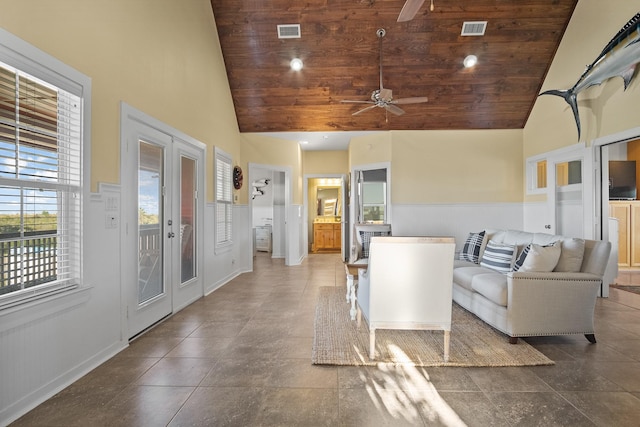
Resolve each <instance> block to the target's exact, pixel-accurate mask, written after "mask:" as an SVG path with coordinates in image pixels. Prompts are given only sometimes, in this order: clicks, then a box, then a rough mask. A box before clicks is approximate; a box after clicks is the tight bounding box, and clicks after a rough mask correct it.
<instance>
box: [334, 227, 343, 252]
mask: <svg viewBox="0 0 640 427" xmlns="http://www.w3.org/2000/svg"><path fill="white" fill-rule="evenodd" d="M341 228H342V226H341V225H340V224H333V249H340V244H341V243H342V231H341Z"/></svg>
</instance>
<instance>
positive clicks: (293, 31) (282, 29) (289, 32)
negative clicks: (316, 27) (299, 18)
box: [278, 24, 300, 39]
mask: <svg viewBox="0 0 640 427" xmlns="http://www.w3.org/2000/svg"><path fill="white" fill-rule="evenodd" d="M278 38H279V39H299V38H300V24H287V25H278Z"/></svg>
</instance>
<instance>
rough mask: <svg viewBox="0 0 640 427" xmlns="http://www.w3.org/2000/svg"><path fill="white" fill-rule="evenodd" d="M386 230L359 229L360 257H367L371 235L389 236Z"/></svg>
mask: <svg viewBox="0 0 640 427" xmlns="http://www.w3.org/2000/svg"><path fill="white" fill-rule="evenodd" d="M389 235H390V233H389V232H388V231H361V232H360V241H362V258H369V245H370V244H371V238H372V237H373V236H389Z"/></svg>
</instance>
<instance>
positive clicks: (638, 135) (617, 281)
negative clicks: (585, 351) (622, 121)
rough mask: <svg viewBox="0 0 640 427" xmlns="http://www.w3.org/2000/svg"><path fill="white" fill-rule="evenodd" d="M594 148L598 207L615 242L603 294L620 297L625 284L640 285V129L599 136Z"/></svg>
mask: <svg viewBox="0 0 640 427" xmlns="http://www.w3.org/2000/svg"><path fill="white" fill-rule="evenodd" d="M593 147H594V154H595V156H596V159H597V167H598V170H600V171H601V174H600V179H599V180H598V182H597V185H596V197H597V200H598V201H599V203H596V207H597V208H598V209H599V210H600V212H601V216H602V218H603V220H602V224H601V230H599V231H600V232H601V238H602V239H603V240H609V241H611V245H612V248H611V251H612V260H611V262H610V270H611V271H612V273H611V274H610V275H609V276H610V277H607V278H605V279H606V280H605V283H606V284H610V286H604V287H603V288H604V289H603V295H602V296H609V297H611V298H614V299H620V297H621V296H623V297H624V294H625V293H626V292H625V289H624V288H625V287H627V286H628V287H632V288H635V289H636V291H637V289H638V288H639V287H640V199H638V193H637V188H638V183H640V167H636V164H638V166H640V128H635V129H630V130H627V131H624V132H621V133H618V134H614V135H609V136H607V137H603V138H599V139H597V140H595V141H594V142H593ZM628 166H632V167H631V168H629V167H628ZM620 292H623V294H621V293H620ZM633 297H634V298H636V300H637V299H638V298H639V297H638V295H634V296H633ZM623 299H626V298H623Z"/></svg>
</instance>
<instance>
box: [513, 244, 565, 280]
mask: <svg viewBox="0 0 640 427" xmlns="http://www.w3.org/2000/svg"><path fill="white" fill-rule="evenodd" d="M560 251H561V246H560V242H555V243H553V244H551V245H546V246H540V245H536V244H535V243H532V244H531V247H530V248H529V253H528V254H527V256H526V257H525V259H524V262H523V263H522V266H521V267H520V268H519V269H518V271H520V272H523V273H524V272H527V271H536V272H550V271H553V269H554V268H555V266H556V265H557V264H558V260H559V259H560Z"/></svg>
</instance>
